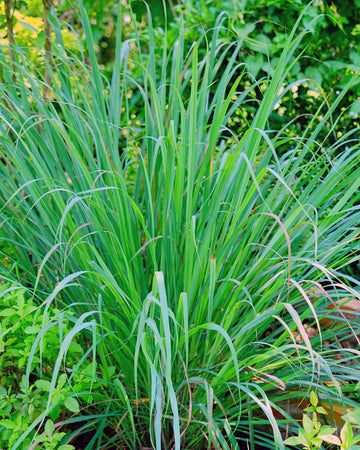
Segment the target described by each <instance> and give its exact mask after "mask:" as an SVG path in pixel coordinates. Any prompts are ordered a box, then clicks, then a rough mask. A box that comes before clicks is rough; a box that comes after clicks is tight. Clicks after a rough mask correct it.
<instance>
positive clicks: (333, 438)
mask: <svg viewBox="0 0 360 450" xmlns="http://www.w3.org/2000/svg"><path fill="white" fill-rule="evenodd" d="M319 438H320V439H322V440H323V441H325V442H328V443H329V444H335V445H338V446H339V447H341V441H340V439H339V438H338V437H337V436H333V435H332V434H325V435H323V434H322V435H320V436H319Z"/></svg>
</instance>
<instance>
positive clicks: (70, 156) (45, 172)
mask: <svg viewBox="0 0 360 450" xmlns="http://www.w3.org/2000/svg"><path fill="white" fill-rule="evenodd" d="M79 7H80V15H81V21H82V25H83V27H84V31H85V33H86V39H87V51H86V52H85V51H84V53H83V58H82V59H78V58H77V57H76V55H74V54H72V53H70V52H67V51H66V49H65V48H64V47H63V45H62V39H61V30H60V28H55V36H56V43H55V45H53V55H52V61H51V69H52V70H51V71H43V70H41V68H40V69H39V67H38V66H34V65H32V63H31V61H29V59H28V58H27V56H26V54H24V52H21V49H18V51H17V52H16V53H15V61H14V64H15V65H16V71H17V79H16V83H14V80H13V72H12V71H11V66H10V64H9V59H8V56H7V53H6V51H2V52H1V53H0V65H1V71H2V80H3V83H2V84H1V86H0V89H1V99H2V102H1V103H0V117H1V123H2V127H1V162H2V164H1V166H0V177H1V182H0V199H1V202H2V203H1V210H0V211H1V212H0V214H1V215H0V220H1V222H0V223H1V228H0V237H1V240H2V245H3V246H4V247H3V248H5V251H3V252H4V253H5V255H4V256H6V258H7V260H6V266H5V265H4V267H3V269H2V278H3V280H4V281H6V282H7V283H11V284H10V285H9V286H10V289H13V288H14V287H18V288H21V289H23V291H21V292H23V294H24V296H25V297H24V298H26V299H28V301H29V302H30V301H31V302H34V304H36V305H37V310H39V311H41V328H40V329H39V330H37V335H36V339H35V341H34V342H33V343H32V345H31V350H30V353H29V355H28V357H27V361H26V371H25V377H24V381H23V384H22V386H23V394H24V395H25V398H27V396H30V392H31V390H32V389H34V388H33V387H32V386H35V387H37V388H39V386H40V387H42V388H43V390H44V391H45V393H46V404H45V405H43V407H42V410H41V411H39V412H38V414H37V415H36V417H34V418H33V420H32V423H31V424H30V425H29V426H28V427H27V429H26V430H21V431H22V432H21V433H20V436H19V437H18V438H17V440H16V441H15V442H13V443H11V448H13V449H16V448H23V446H24V445H25V444H24V443H25V442H28V441H27V440H29V439H30V440H31V444H30V445H32V446H33V448H36V446H38V448H41V445H42V444H41V443H42V442H44V441H47V442H48V441H49V439H50V438H51V436H54V439H53V441H54V442H55V444H54V445H58V443H59V445H73V444H74V443H75V440H76V439H78V438H79V436H83V438H84V441H83V442H86V443H84V444H83V448H87V449H96V448H104V449H105V448H108V449H110V448H141V447H143V448H144V447H145V448H146V447H147V448H157V449H168V448H169V449H170V448H176V449H180V448H184V449H185V448H189V449H190V448H191V449H197V448H198V449H202V448H219V449H227V448H244V447H243V446H249V448H256V446H258V445H260V444H263V445H264V446H265V447H266V448H285V444H284V439H285V437H287V436H288V433H289V432H295V433H296V428H297V425H296V423H295V422H294V418H296V413H297V411H296V409H297V407H298V405H301V402H303V401H304V398H306V397H307V396H309V395H310V394H309V393H310V390H311V389H314V390H316V392H317V395H318V397H319V398H320V399H321V401H322V403H323V404H328V405H329V409H330V414H329V416H330V417H329V421H330V422H331V421H332V418H333V416H334V414H333V413H332V411H333V410H334V409H335V405H336V404H340V405H342V406H343V407H344V408H345V409H346V408H349V407H350V408H351V407H357V406H358V402H357V400H356V397H355V391H356V389H355V388H356V384H355V383H353V381H354V380H357V379H359V375H360V374H359V362H358V359H359V349H358V347H359V338H358V335H359V334H360V332H359V324H358V321H357V320H356V319H357V317H356V313H354V314H353V315H352V316H348V315H346V314H344V312H343V309H342V304H344V303H347V302H349V300H354V299H355V300H357V299H359V297H360V296H359V293H358V288H359V282H358V281H357V280H356V279H354V278H351V277H350V276H349V275H347V274H346V273H344V269H345V268H346V266H347V265H348V264H350V263H351V262H353V260H354V259H355V258H356V252H357V251H358V240H357V239H358V229H357V224H358V223H359V215H360V210H359V208H358V204H359V184H360V167H359V165H358V160H359V152H360V148H359V143H358V140H357V139H356V133H357V132H358V130H356V129H351V130H350V131H347V132H346V133H345V134H343V135H342V136H340V137H339V138H337V139H334V134H335V135H336V130H337V128H338V127H339V121H340V118H341V115H340V116H338V115H336V114H338V112H337V107H338V106H339V105H340V102H341V101H342V99H343V98H344V96H345V95H346V93H347V90H348V89H350V88H351V83H352V82H355V81H352V80H350V81H349V84H348V86H346V87H344V89H343V90H342V91H341V92H340V93H339V95H338V96H337V97H336V99H335V100H334V102H333V103H331V104H329V102H328V101H327V99H326V98H324V101H323V103H322V104H321V105H320V107H319V109H318V110H317V111H314V115H313V118H312V120H311V122H310V124H309V126H308V127H307V129H305V130H304V132H303V133H302V134H301V135H299V136H295V137H293V136H288V135H287V133H286V126H284V127H283V128H280V129H272V128H269V126H268V124H269V117H270V115H271V114H272V111H273V110H274V108H275V107H276V105H278V104H281V102H282V99H283V98H284V96H285V95H286V92H287V91H288V90H289V89H291V88H292V87H293V86H295V85H297V84H298V83H301V81H299V82H298V83H291V84H290V85H288V84H287V81H286V80H287V75H288V73H289V71H290V70H291V67H292V64H294V61H296V55H297V54H296V48H297V45H298V44H299V43H300V41H301V38H302V35H299V34H298V33H297V31H296V28H295V29H294V30H293V32H292V33H290V34H289V36H288V39H287V41H286V45H285V47H284V50H283V53H282V54H281V56H280V58H279V61H278V64H277V66H276V69H275V71H274V73H273V75H272V76H271V77H268V78H266V79H261V80H258V81H252V82H251V83H250V84H249V87H248V88H247V89H246V90H243V89H240V86H241V80H243V79H244V78H246V77H248V75H247V70H246V66H245V65H244V64H243V62H242V61H241V60H240V59H239V58H238V55H239V52H240V46H239V43H238V41H237V40H236V39H235V40H234V41H233V42H231V43H229V44H224V43H223V40H222V37H223V35H224V33H228V30H227V27H226V22H227V19H226V15H221V16H220V17H218V19H217V22H216V25H215V27H214V28H213V29H212V30H210V31H209V32H207V33H205V34H204V35H203V36H202V37H201V39H199V41H197V42H194V43H193V45H191V46H190V48H189V49H187V48H186V45H185V43H184V39H183V38H184V33H183V30H181V29H180V30H179V36H178V39H177V41H176V44H175V45H174V46H173V47H172V48H171V50H169V49H168V47H167V45H166V42H164V45H163V46H162V47H161V48H159V47H158V46H155V44H154V38H153V36H154V34H153V29H152V22H151V19H150V20H149V23H148V29H147V34H146V36H147V37H146V41H145V42H143V39H142V36H141V34H138V35H137V37H136V40H135V42H129V41H126V40H125V41H123V40H122V39H121V31H120V30H121V23H122V22H121V7H119V11H118V20H119V24H118V33H117V42H116V45H117V48H116V52H115V55H116V59H115V61H114V69H113V73H112V77H111V80H110V81H108V80H107V79H106V78H105V77H104V76H103V75H102V73H101V70H100V68H99V65H98V62H97V59H96V54H95V52H94V50H93V48H94V47H93V37H92V32H91V28H90V24H89V21H88V18H87V16H86V11H85V9H84V8H83V6H82V3H81V2H79ZM53 23H54V26H55V25H56V21H53ZM164 36H165V37H166V33H165V35H164ZM199 55H201V57H200V58H199ZM294 58H295V59H294ZM43 64H48V65H49V64H50V63H49V59H48V55H47V57H46V58H44V61H43ZM135 66H137V67H138V68H140V72H141V73H142V79H139V78H138V77H136V78H134V77H133V76H132V75H133V72H132V69H133V68H134V67H135ZM48 68H49V67H48ZM45 72H46V74H49V75H50V80H48V79H47V78H46V77H45V75H44V73H45ZM136 73H139V70H137V71H136ZM249 79H250V80H251V79H252V78H251V77H249ZM130 91H131V92H132V95H131V98H129V97H130V96H129V92H130ZM254 91H256V92H257V95H256V96H253V95H252V93H253V92H254ZM259 92H260V93H262V95H263V97H262V98H261V99H260V100H258V94H259ZM44 93H45V94H46V95H44ZM134 99H136V101H137V102H138V104H139V105H140V104H141V105H142V109H143V115H144V126H143V128H141V123H140V124H136V117H135V118H133V117H130V114H131V111H132V103H131V102H133V101H134ZM248 104H252V106H253V107H254V108H255V109H256V114H255V116H254V119H253V120H252V122H251V123H249V124H248V126H247V127H244V129H243V130H241V132H240V133H239V134H235V133H233V132H232V131H231V129H230V128H229V127H228V123H229V120H231V118H232V117H234V116H236V115H237V114H241V111H242V108H244V107H245V106H244V105H248ZM333 115H334V116H335V117H339V120H332V118H333ZM131 119H133V120H135V122H134V127H132V126H131V124H130V125H129V121H130V120H131ZM319 136H322V137H321V139H320V138H319ZM323 136H325V138H324V137H323ZM285 147H286V148H287V150H286V151H285V152H284V148H285ZM279 149H281V152H280V151H279ZM329 306H332V307H333V308H334V309H332V310H331V309H328V307H329ZM33 320H34V321H35V318H34V319H33ZM324 320H327V321H331V323H332V327H329V326H326V327H323V325H322V324H323V323H324ZM65 324H66V326H65ZM34 326H38V323H36V324H35V322H34ZM54 329H57V330H59V348H58V351H57V355H56V360H54V364H53V367H50V368H49V370H48V371H47V372H46V373H43V372H42V371H41V362H39V361H41V358H42V357H43V356H41V355H46V354H47V353H48V352H49V351H48V350H47V348H46V347H45V348H44V347H43V345H42V340H44V339H45V340H46V339H47V337H48V335H49V333H51V330H54ZM309 329H312V330H315V332H314V333H312V334H310V333H309ZM76 338H78V339H80V341H81V342H82V346H83V345H84V343H85V344H86V345H87V347H88V348H87V350H85V353H84V355H83V356H82V357H81V363H82V364H84V366H86V367H90V368H89V369H87V371H86V372H85V370H84V369H83V368H82V367H81V366H80V365H79V366H78V365H76V364H75V366H74V364H73V363H71V366H72V367H70V368H69V366H67V362H68V361H69V359H71V358H70V357H71V351H70V346H71V343H72V342H73V341H74V340H75V339H76ZM349 340H351V341H352V344H351V345H348V344H347V341H349ZM83 348H84V347H83ZM44 357H45V356H44ZM70 362H71V361H70ZM39 367H40V369H39ZM70 369H71V370H70ZM84 372H85V375H86V379H87V378H90V380H91V383H90V385H89V384H88V383H85V386H84V392H78V389H77V387H75V384H76V379H75V378H76V375H77V376H80V375H81V374H84ZM65 379H66V380H67V383H68V385H67V389H68V390H67V393H66V395H65V394H63V395H64V396H63V397H62V398H58V400H59V402H63V403H62V404H64V405H65V407H66V404H65V402H66V398H71V399H74V400H71V401H70V402H72V406H74V403H73V402H74V401H75V402H77V403H76V404H77V405H79V408H75V407H73V412H74V414H73V415H72V416H69V417H67V420H61V421H59V420H58V418H57V417H54V416H53V417H52V416H51V413H52V412H53V408H55V407H56V405H57V403H56V402H54V397H56V395H58V396H59V389H60V391H61V389H62V388H63V387H64V386H65ZM59 386H60V388H59ZM1 392H2V393H3V394H4V392H3V391H1ZM70 392H72V394H71V395H70ZM93 392H94V398H93V399H91V398H89V397H88V396H89V395H93V394H92V393H93ZM95 393H96V395H98V396H99V397H100V398H95ZM4 395H5V394H4ZM84 395H85V397H84ZM86 396H87V397H86ZM104 396H105V398H104ZM86 398H87V399H88V400H89V399H90V401H87V400H86ZM68 403H69V401H68ZM25 404H26V403H25ZM294 405H295V406H294ZM77 409H79V411H77ZM10 413H11V411H10V412H9V414H10ZM4 420H10V419H9V418H7V419H3V421H1V422H0V427H2V430H1V432H4V430H6V429H7V426H10V425H9V422H6V421H5V422H4ZM49 420H50V421H49ZM15 423H16V422H15ZM56 433H58V434H56ZM61 433H65V435H62V434H61ZM59 434H60V436H59ZM55 435H56V437H55ZM26 445H28V444H26ZM45 445H46V444H45ZM49 445H50V444H49ZM51 445H53V443H52V444H51ZM74 445H75V444H74ZM77 445H79V444H77ZM45 448H46V447H45Z"/></svg>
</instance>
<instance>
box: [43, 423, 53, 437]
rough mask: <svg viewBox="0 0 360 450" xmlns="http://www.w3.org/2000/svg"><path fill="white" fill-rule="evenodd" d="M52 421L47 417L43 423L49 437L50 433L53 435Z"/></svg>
mask: <svg viewBox="0 0 360 450" xmlns="http://www.w3.org/2000/svg"><path fill="white" fill-rule="evenodd" d="M54 428H55V427H54V422H53V421H52V420H50V419H48V420H47V421H46V424H45V433H46V434H47V435H48V436H49V437H51V436H52V435H53V433H54Z"/></svg>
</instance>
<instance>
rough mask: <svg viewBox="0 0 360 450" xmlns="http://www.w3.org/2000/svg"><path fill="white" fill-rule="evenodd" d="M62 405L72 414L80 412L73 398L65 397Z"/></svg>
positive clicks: (77, 403)
mask: <svg viewBox="0 0 360 450" xmlns="http://www.w3.org/2000/svg"><path fill="white" fill-rule="evenodd" d="M64 405H65V408H66V409H68V410H69V411H71V412H73V413H78V412H79V411H80V406H79V402H78V401H77V400H76V398H74V397H67V398H66V399H65V403H64Z"/></svg>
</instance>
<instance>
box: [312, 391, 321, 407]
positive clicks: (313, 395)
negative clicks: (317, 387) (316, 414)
mask: <svg viewBox="0 0 360 450" xmlns="http://www.w3.org/2000/svg"><path fill="white" fill-rule="evenodd" d="M310 403H311V404H312V405H313V406H314V407H315V408H316V407H317V405H318V403H319V399H318V397H317V395H316V394H315V392H314V391H311V392H310Z"/></svg>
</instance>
